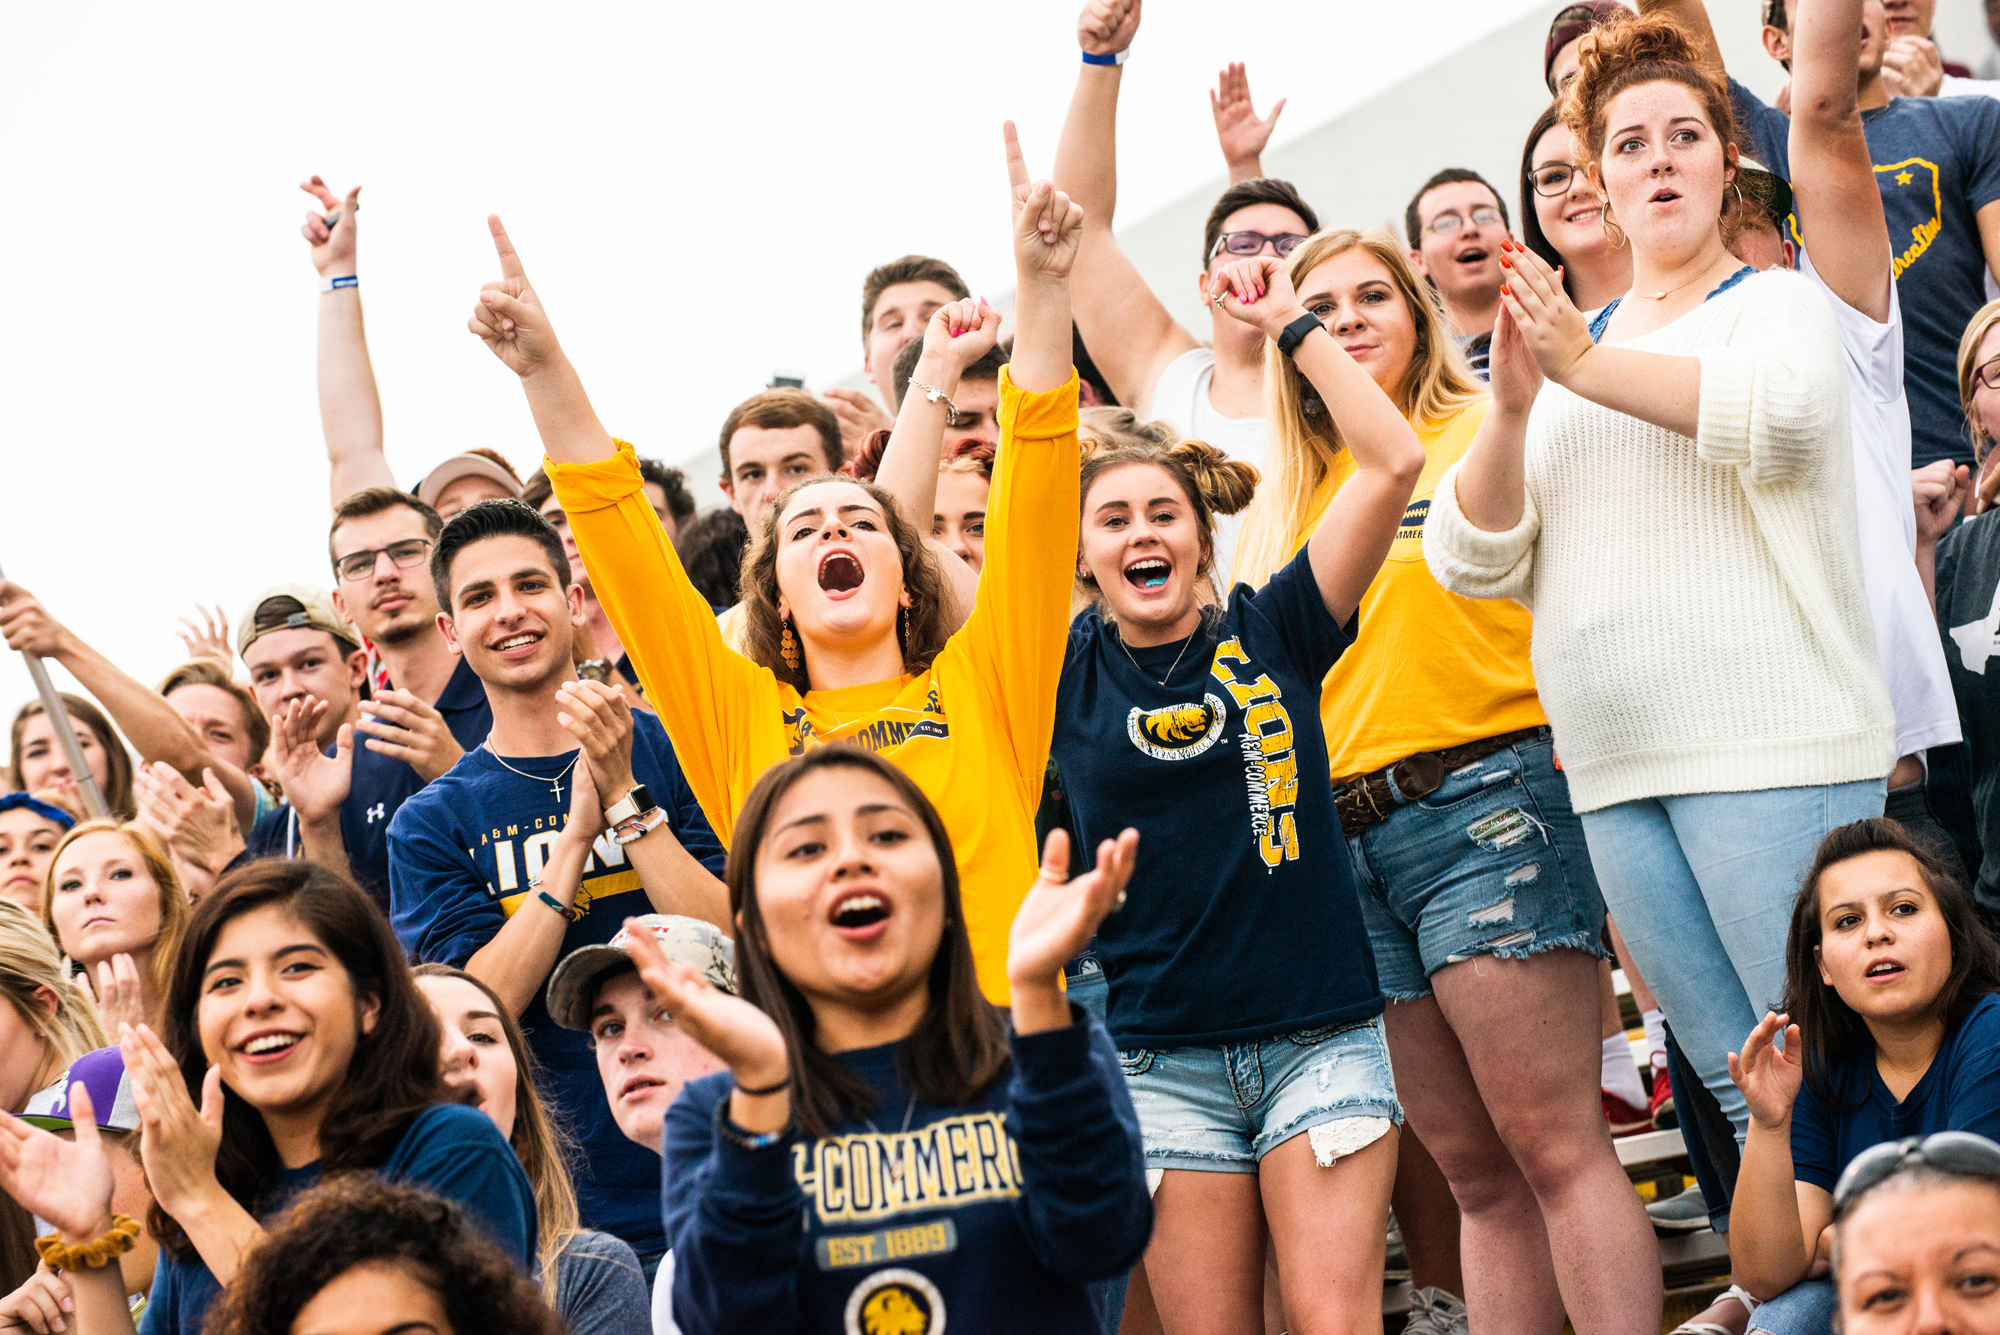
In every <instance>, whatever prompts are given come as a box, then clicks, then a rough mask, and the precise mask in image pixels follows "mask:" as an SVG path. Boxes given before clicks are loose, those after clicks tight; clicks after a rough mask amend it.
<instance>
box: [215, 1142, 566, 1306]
mask: <svg viewBox="0 0 2000 1335" xmlns="http://www.w3.org/2000/svg"><path fill="white" fill-rule="evenodd" d="M365 1265H391V1266H394V1267H396V1268H397V1269H399V1270H402V1271H403V1272H404V1273H406V1274H408V1275H410V1276H411V1277H412V1278H414V1279H415V1280H417V1282H418V1283H420V1284H422V1285H423V1286H424V1287H425V1288H428V1289H430V1290H431V1291H432V1292H433V1293H435V1294H436V1295H437V1297H438V1305H439V1306H441V1307H442V1308H444V1312H445V1317H446V1319H447V1320H448V1321H449V1322H450V1323H451V1328H452V1329H453V1330H458V1331H474V1330H488V1331H502V1330H504V1331H510V1332H514V1331H518V1332H521V1333H522V1335H559V1332H561V1331H564V1330H566V1329H567V1327H566V1326H564V1325H563V1323H562V1320H561V1318H559V1317H558V1316H557V1315H556V1312H555V1308H554V1306H553V1305H552V1304H553V1299H554V1295H553V1294H551V1295H549V1296H548V1297H547V1298H545V1297H544V1296H543V1295H542V1293H541V1291H540V1290H538V1289H537V1288H536V1287H535V1284H534V1281H533V1280H531V1279H529V1278H528V1277H527V1276H526V1275H524V1274H522V1273H521V1272H520V1271H519V1270H518V1269H516V1268H515V1266H514V1264H513V1262H512V1261H510V1260H509V1259H508V1258H507V1254H506V1253H505V1252H503V1251H501V1250H500V1248H499V1247H498V1246H496V1245H495V1244H494V1243H493V1241H492V1240H491V1239H489V1238H487V1237H486V1236H485V1235H484V1234H482V1233H481V1232H480V1231H479V1230H478V1229H477V1228H475V1227H474V1226H473V1225H472V1223H471V1221H469V1220H468V1219H467V1218H466V1217H465V1212H464V1211H462V1210H460V1209H459V1208H458V1206H457V1205H455V1204H453V1203H452V1202H450V1201H447V1200H444V1199H443V1198H441V1197H438V1196H434V1195H432V1194H431V1193H430V1192H428V1191H425V1190H423V1189H422V1188H420V1187H413V1186H406V1185H403V1184H401V1183H392V1182H385V1181H383V1180H382V1179H381V1178H379V1177H377V1176H375V1175H374V1174H373V1173H351V1174H349V1175H347V1176H345V1177H340V1178H335V1179H332V1180H330V1181H327V1182H325V1183H323V1184H321V1185H320V1186H317V1187H315V1188H313V1189H312V1190H311V1191H309V1192H307V1193H305V1194H304V1195H303V1196H301V1197H299V1199H298V1200H297V1201H296V1202H295V1203H294V1204H293V1205H292V1206H291V1207H290V1208H289V1209H287V1210H286V1211H285V1213H284V1214H283V1215H282V1216H280V1217H279V1218H278V1219H277V1220H275V1221H273V1223H272V1226H271V1231H270V1233H269V1235H268V1236H267V1237H266V1238H265V1240H264V1242H263V1243H262V1245H260V1246H258V1247H257V1248H255V1249H254V1250H252V1251H251V1253H250V1254H249V1255H248V1256H247V1257H245V1258H244V1260H243V1264H242V1266H241V1267H240V1268H239V1269H238V1270H237V1272H236V1278H235V1280H234V1281H233V1282H232V1283H231V1284H230V1285H229V1287H228V1288H227V1289H225V1290H223V1292H222V1297H221V1298H220V1299H219V1300H218V1301H217V1303H216V1305H215V1311H214V1313H213V1314H212V1315H211V1316H210V1317H209V1319H208V1325H207V1327H206V1329H208V1330H210V1331H214V1332H216V1335H273V1332H276V1331H288V1330H291V1329H292V1327H293V1324H294V1323H295V1322H296V1321H297V1320H298V1317H299V1313H300V1312H301V1311H303V1310H304V1309H305V1306H306V1304H308V1303H310V1302H311V1301H312V1300H313V1299H314V1298H316V1297H318V1296H319V1294H320V1292H321V1290H323V1289H325V1288H326V1287H327V1286H328V1285H330V1284H332V1283H333V1282H334V1281H335V1280H337V1279H339V1278H340V1277H341V1276H342V1275H344V1274H346V1273H348V1272H349V1271H350V1270H353V1269H355V1268H357V1267H359V1266H365Z"/></svg>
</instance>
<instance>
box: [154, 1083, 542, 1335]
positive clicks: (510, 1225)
mask: <svg viewBox="0 0 2000 1335" xmlns="http://www.w3.org/2000/svg"><path fill="white" fill-rule="evenodd" d="M375 1171H376V1172H377V1173H378V1174H380V1175H381V1176H382V1178H383V1179H384V1180H386V1181H389V1182H401V1183H407V1184H408V1185H410V1186H413V1187H422V1188H424V1189H425V1190H426V1191H430V1192H433V1193H435V1194H437V1195H439V1196H442V1197H444V1198H445V1199H446V1200H448V1201H451V1202H452V1203H454V1204H455V1205H457V1206H458V1207H459V1209H461V1210H463V1211H465V1213H466V1216H467V1217H468V1218H469V1219H471V1220H472V1222H473V1224H474V1225H475V1226H477V1227H478V1228H479V1229H480V1230H481V1231H483V1232H484V1233H485V1234H486V1236H487V1237H488V1238H489V1239H490V1240H492V1241H493V1242H495V1243H498V1244H499V1246H500V1250H502V1251H504V1252H506V1253H507V1256H508V1258H509V1259H510V1260H512V1261H513V1262H514V1264H515V1265H516V1266H518V1267H520V1269H521V1271H522V1273H524V1274H529V1275H533V1274H536V1273H538V1272H537V1271H536V1269H535V1237H536V1232H537V1228H538V1225H537V1222H536V1217H535V1192H534V1188H533V1187H531V1186H529V1185H528V1175H527V1174H526V1173H525V1172H523V1171H521V1161H520V1160H519V1159H518V1158H516V1157H515V1155H514V1148H513V1146H511V1145H509V1144H508V1143H507V1141H506V1140H505V1138H503V1137H502V1136H501V1134H500V1128H498V1127H496V1126H495V1125H493V1119H492V1118H490V1117H488V1116H487V1115H486V1114H485V1113H483V1112H480V1111H479V1110H478V1109H477V1108H468V1107H465V1106H463V1105H459V1104H439V1105H438V1106H436V1107H433V1108H426V1109H425V1110H424V1111H423V1112H421V1113H418V1114H417V1116H416V1118H415V1120H413V1121H412V1122H411V1123H410V1125H409V1128H408V1129H407V1130H405V1131H404V1132H403V1138H402V1139H401V1140H399V1141H397V1142H396V1148H395V1149H393V1150H391V1151H390V1153H389V1157H388V1158H386V1159H384V1160H383V1161H382V1162H381V1163H380V1164H379V1165H377V1166H376V1169H375ZM318 1185H319V1165H318V1164H316V1163H313V1164H307V1165H306V1166H305V1167H304V1168H281V1169H279V1170H278V1173H277V1175H276V1177H275V1178H274V1179H273V1181H272V1183H271V1189H270V1190H269V1191H268V1192H267V1193H266V1195H265V1199H264V1205H263V1210H262V1211H261V1212H260V1214H259V1216H258V1218H259V1219H260V1220H264V1221H268V1220H270V1219H272V1218H274V1217H276V1216H277V1215H278V1214H279V1213H280V1212H281V1211H283V1210H284V1208H285V1207H286V1206H287V1205H289V1204H291V1202H292V1200H293V1198H295V1197H296V1196H298V1194H299V1193H300V1192H303V1191H309V1190H311V1189H312V1188H313V1187H316V1186H318ZM220 1296H222V1286H221V1285H219V1284H217V1283H216V1282H215V1276H214V1275H212V1274H210V1273H209V1269H208V1267H207V1266H206V1265H203V1264H202V1263H201V1261H200V1260H199V1259H196V1260H192V1261H176V1260H174V1259H173V1258H172V1257H171V1256H169V1255H167V1253H166V1252H164V1251H162V1252H161V1253H160V1263H159V1267H158V1268H157V1269H155V1270H154V1271H153V1288H152V1291H151V1293H149V1294H148V1296H147V1298H146V1310H145V1313H144V1314H143V1315H142V1316H141V1317H140V1319H139V1331H140V1335H197V1332H199V1331H200V1330H201V1328H202V1326H203V1324H204V1322H206V1321H207V1319H208V1309H209V1307H210V1306H211V1305H212V1304H213V1303H214V1302H215V1300H216V1299H217V1298H219V1297H220Z"/></svg>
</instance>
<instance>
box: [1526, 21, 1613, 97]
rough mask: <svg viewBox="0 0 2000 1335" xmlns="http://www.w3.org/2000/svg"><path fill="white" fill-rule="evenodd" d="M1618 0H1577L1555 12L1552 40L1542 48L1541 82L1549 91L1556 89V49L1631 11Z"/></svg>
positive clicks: (1550, 31) (1558, 49) (1550, 34)
mask: <svg viewBox="0 0 2000 1335" xmlns="http://www.w3.org/2000/svg"><path fill="white" fill-rule="evenodd" d="M1629 12H1630V11H1629V10H1627V9H1626V8H1625V6H1623V5H1621V4H1619V3H1618V0H1578V2H1577V3H1576V4H1570V5H1564V6H1563V7H1562V8H1561V9H1559V10H1557V11H1556V16H1555V18H1554V19H1553V20H1552V21H1551V22H1550V23H1549V40H1548V43H1547V44H1546V45H1544V46H1543V47H1542V82H1543V83H1546V84H1547V85H1548V86H1549V91H1550V92H1551V93H1553V92H1554V91H1555V90H1556V84H1555V79H1554V78H1553V77H1552V75H1553V73H1554V71H1555V67H1556V52H1558V51H1560V50H1562V49H1563V48H1564V47H1566V46H1568V45H1569V44H1570V43H1571V42H1574V41H1575V40H1576V39H1577V38H1579V37H1581V36H1583V35H1584V34H1585V33H1587V32H1589V31H1590V30H1591V29H1593V28H1601V27H1603V26H1604V25H1605V24H1607V23H1609V22H1610V21H1611V20H1612V19H1613V18H1614V17H1616V16H1617V15H1619V14H1621V13H1629Z"/></svg>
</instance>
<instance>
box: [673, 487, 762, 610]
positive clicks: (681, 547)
mask: <svg viewBox="0 0 2000 1335" xmlns="http://www.w3.org/2000/svg"><path fill="white" fill-rule="evenodd" d="M749 546H750V526H749V525H748V524H746V523H744V522H743V516H742V515H739V514H737V513H736V512H735V511H734V510H732V509H730V508H729V507H728V506H726V505H724V506H720V507H718V508H716V509H714V510H707V511H704V512H703V513H701V514H698V515H696V516H695V517H694V518H693V519H691V520H689V521H688V522H687V523H685V524H683V525H681V528H680V532H678V533H676V534H675V535H674V551H675V552H677V553H678V554H679V555H680V558H681V569H683V570H685V571H687V577H688V583H690V584H692V585H694V587H695V592H697V593H699V594H700V595H701V596H702V597H704V598H706V599H708V605H709V606H710V607H729V606H731V605H733V604H734V603H735V602H736V601H737V599H738V597H739V596H740V595H739V594H738V593H737V590H736V581H737V580H738V579H739V578H740V577H741V576H742V574H743V553H744V552H745V551H746V550H747V549H748V548H749Z"/></svg>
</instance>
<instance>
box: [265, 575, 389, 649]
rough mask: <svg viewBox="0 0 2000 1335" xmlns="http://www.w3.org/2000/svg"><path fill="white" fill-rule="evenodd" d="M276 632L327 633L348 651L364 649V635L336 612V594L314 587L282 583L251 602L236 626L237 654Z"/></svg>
mask: <svg viewBox="0 0 2000 1335" xmlns="http://www.w3.org/2000/svg"><path fill="white" fill-rule="evenodd" d="M274 630H323V631H325V632H326V633H327V634H329V635H331V636H333V638H334V639H336V640H339V641H341V642H342V643H343V644H345V645H346V646H347V648H348V651H349V652H350V653H351V652H352V651H354V650H356V649H359V648H360V647H361V635H360V632H358V631H356V630H355V629H354V627H352V626H350V625H348V624H347V623H346V622H345V621H342V620H341V619H340V614H339V613H337V612H335V611H334V610H333V595H331V594H329V593H328V592H327V591H326V590H325V589H320V588H315V587H313V586H312V585H310V584H280V585H278V587H276V588H275V589H266V590H264V591H263V592H262V593H260V594H258V595H257V596H256V597H255V598H252V599H251V600H250V606H249V607H248V608H247V609H245V610H244V613H243V615H242V617H241V618H240V619H239V620H238V621H237V623H236V652H237V653H238V654H242V653H244V652H245V651H247V650H248V649H249V648H250V646H251V645H253V644H255V643H256V642H257V641H258V640H259V639H261V638H263V637H264V636H266V635H269V634H270V633H271V632H272V631H274Z"/></svg>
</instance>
